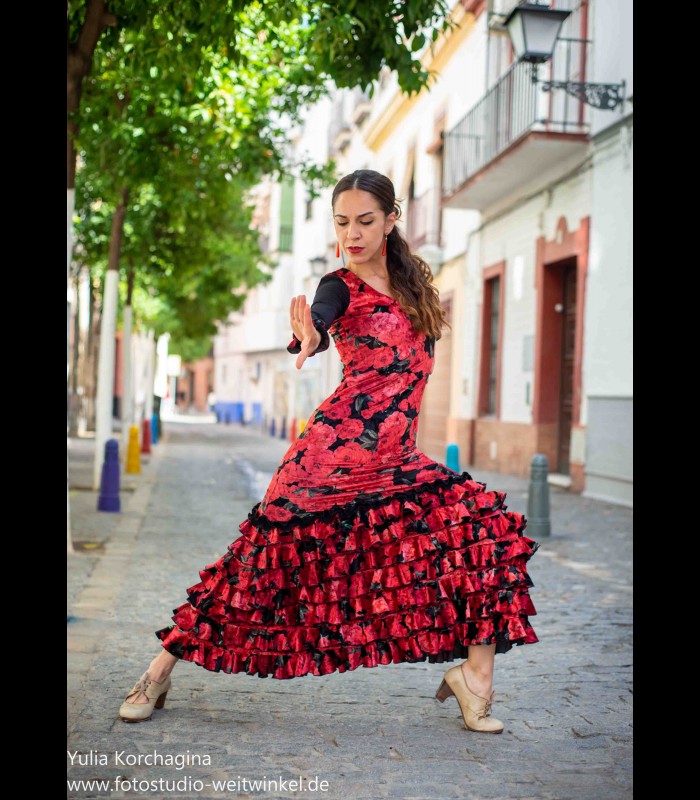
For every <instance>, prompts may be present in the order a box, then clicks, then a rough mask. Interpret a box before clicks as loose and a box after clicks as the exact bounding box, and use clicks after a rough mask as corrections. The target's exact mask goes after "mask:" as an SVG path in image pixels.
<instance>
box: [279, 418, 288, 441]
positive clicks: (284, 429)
mask: <svg viewBox="0 0 700 800" xmlns="http://www.w3.org/2000/svg"><path fill="white" fill-rule="evenodd" d="M286 438H287V420H286V418H285V417H282V422H281V424H280V439H286Z"/></svg>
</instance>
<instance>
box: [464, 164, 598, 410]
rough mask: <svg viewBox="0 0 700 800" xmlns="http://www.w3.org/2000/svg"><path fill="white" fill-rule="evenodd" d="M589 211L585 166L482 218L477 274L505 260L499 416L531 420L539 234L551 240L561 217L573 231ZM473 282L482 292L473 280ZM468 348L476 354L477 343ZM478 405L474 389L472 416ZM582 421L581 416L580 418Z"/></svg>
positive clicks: (589, 192)
mask: <svg viewBox="0 0 700 800" xmlns="http://www.w3.org/2000/svg"><path fill="white" fill-rule="evenodd" d="M590 213H591V170H590V168H586V167H585V166H584V167H583V168H582V171H581V172H580V173H578V174H576V175H574V176H572V177H571V178H569V179H568V180H565V181H563V182H561V183H558V184H555V185H553V186H551V187H549V188H548V189H547V190H546V191H544V192H542V193H541V194H539V195H538V196H536V197H534V198H532V199H531V200H529V201H527V202H525V203H523V204H521V205H518V206H517V207H515V208H514V209H513V210H512V211H511V212H509V213H502V214H501V215H500V216H499V217H498V218H497V219H495V220H492V221H490V222H486V223H484V227H483V230H482V232H481V234H480V238H481V243H480V245H481V265H480V267H479V273H478V275H479V276H480V275H481V273H482V272H483V269H484V268H486V267H490V266H492V265H494V264H497V263H499V262H501V261H505V262H506V266H505V292H506V294H505V304H504V311H503V317H504V318H503V353H502V356H501V358H502V361H501V398H500V400H501V405H500V409H501V420H502V421H503V422H524V423H528V424H529V423H531V422H532V397H533V390H534V385H533V380H534V359H532V358H530V357H529V354H531V353H533V352H534V345H535V341H534V337H535V327H536V313H537V297H536V290H535V270H536V258H537V239H538V238H539V237H540V236H544V238H545V239H546V240H547V241H552V240H553V239H554V238H555V235H556V230H557V225H558V223H559V220H560V219H561V217H564V219H565V220H566V225H567V229H568V230H569V231H575V230H577V229H578V228H579V226H580V225H581V222H582V220H583V219H584V218H585V217H587V216H589V215H590ZM472 286H473V289H474V290H475V291H477V292H480V290H479V288H478V284H477V282H476V281H475V282H472ZM479 315H481V307H480V306H479ZM472 352H473V353H474V358H475V360H476V348H474V350H473V351H472ZM526 367H527V368H526ZM475 377H476V376H475ZM582 394H583V391H582ZM476 408H477V406H476V396H475V393H472V397H471V404H470V416H472V417H475V416H477V414H476ZM581 423H582V424H585V421H584V420H583V419H581Z"/></svg>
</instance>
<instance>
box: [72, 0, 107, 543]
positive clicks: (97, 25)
mask: <svg viewBox="0 0 700 800" xmlns="http://www.w3.org/2000/svg"><path fill="white" fill-rule="evenodd" d="M69 9H70V6H69V4H68V3H66V22H67V17H68V13H69ZM116 24H117V19H116V17H114V16H113V15H112V14H107V4H106V3H105V2H104V0H88V5H87V10H86V13H85V22H84V23H83V27H82V30H81V31H80V35H79V36H78V41H77V42H75V43H74V44H71V43H70V42H68V43H67V45H68V53H67V70H66V72H67V79H68V85H67V92H66V105H67V125H68V131H67V133H68V135H67V136H66V144H67V153H66V159H67V171H66V172H67V178H68V201H67V207H68V236H67V246H68V289H70V262H71V255H72V253H73V210H74V209H75V160H76V159H75V137H76V135H77V133H78V120H77V113H78V108H79V107H80V95H81V92H82V88H83V79H84V78H85V76H86V75H87V74H88V73H89V72H90V67H91V66H92V56H93V53H94V52H95V47H96V46H97V41H98V39H99V38H100V36H101V35H102V31H103V30H104V29H105V28H106V27H107V26H108V25H116ZM67 27H68V26H67V24H66V28H67ZM70 313H71V311H70V295H69V299H68V302H67V308H66V315H67V328H68V339H69V340H70ZM69 349H70V345H67V347H66V389H67V387H68V384H69V381H70V352H69ZM66 395H68V391H66ZM67 405H68V406H70V400H68V403H67ZM66 411H67V416H68V417H70V410H69V408H67V410H66ZM68 425H70V421H68ZM67 473H68V470H67V469H66V474H67ZM66 510H67V520H68V524H67V528H68V553H69V554H70V553H73V543H72V539H71V530H70V492H68V493H67V495H66Z"/></svg>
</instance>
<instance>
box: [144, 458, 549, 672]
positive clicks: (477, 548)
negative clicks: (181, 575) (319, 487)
mask: <svg viewBox="0 0 700 800" xmlns="http://www.w3.org/2000/svg"><path fill="white" fill-rule="evenodd" d="M504 500H505V493H503V492H497V491H486V485H485V484H483V483H479V482H476V481H473V480H472V479H471V477H470V476H469V475H468V474H467V473H463V474H462V475H459V474H456V473H455V475H454V478H447V479H442V480H438V481H434V482H432V483H429V484H423V485H420V486H418V487H412V488H411V489H410V490H407V491H403V492H400V493H397V494H394V495H392V496H391V497H389V498H378V499H375V500H357V501H355V502H352V503H348V504H346V505H344V506H341V507H334V508H331V509H328V510H326V511H322V512H320V513H315V514H307V515H304V514H302V515H298V516H297V517H295V518H294V519H291V520H287V521H284V522H274V521H271V520H269V519H268V518H267V517H266V516H265V515H264V514H263V513H261V511H260V504H258V505H256V506H255V507H254V508H253V510H252V512H251V513H250V514H249V516H248V519H247V520H245V521H244V522H243V523H242V524H241V525H240V531H241V535H240V537H239V538H237V539H236V540H235V541H234V542H233V543H232V544H231V545H230V546H229V548H228V551H227V553H226V554H225V555H224V556H222V557H221V558H220V559H219V560H218V561H216V562H215V563H214V564H211V565H209V566H207V567H206V568H205V569H203V570H202V571H201V572H200V578H201V580H200V582H199V583H197V584H196V585H195V586H192V587H191V588H190V589H189V590H188V591H187V597H188V602H186V603H184V604H183V605H181V606H180V607H179V608H177V609H175V611H174V616H173V622H174V625H171V626H169V627H167V628H164V629H162V630H159V631H157V632H156V636H157V637H158V638H159V639H160V640H161V642H162V644H163V647H164V648H165V649H166V650H168V651H169V652H170V653H172V654H173V655H175V656H177V657H178V658H181V659H184V660H187V661H192V662H194V663H195V664H199V665H200V666H202V667H204V668H205V669H208V670H211V671H214V672H219V671H223V672H229V673H237V672H244V673H247V674H248V675H257V676H258V677H261V678H265V677H268V676H269V677H273V678H279V679H286V678H295V677H301V676H303V675H327V674H329V673H331V672H335V671H338V672H345V671H349V670H353V669H356V668H357V667H376V666H378V665H380V664H390V663H395V664H398V663H401V662H411V663H413V662H418V661H426V660H427V661H429V662H437V663H442V662H448V661H452V660H454V659H458V658H460V659H461V658H466V657H467V648H468V647H469V645H480V644H495V645H496V652H498V653H503V652H506V651H508V650H510V648H511V647H512V646H513V645H522V644H529V643H533V642H537V641H538V639H537V636H536V635H535V632H534V630H533V629H532V626H531V625H530V622H529V621H528V616H531V615H534V614H535V613H536V611H535V608H534V606H533V604H532V600H531V599H530V596H529V592H528V590H529V588H530V587H531V586H532V585H533V584H532V581H531V579H530V577H529V575H528V573H527V568H526V563H527V561H528V560H529V558H530V557H531V556H532V554H533V553H534V552H535V551H536V549H537V547H538V545H537V543H536V542H534V541H533V540H532V539H529V538H528V537H526V536H525V535H524V533H523V531H524V528H525V525H526V519H525V517H524V516H523V515H522V514H518V513H515V512H512V511H507V506H506V505H505V504H504Z"/></svg>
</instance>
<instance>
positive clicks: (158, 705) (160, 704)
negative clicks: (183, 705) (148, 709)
mask: <svg viewBox="0 0 700 800" xmlns="http://www.w3.org/2000/svg"><path fill="white" fill-rule="evenodd" d="M167 696H168V693H167V692H163V694H161V695H160V696H159V697H158V699H157V700H156V704H155V706H153V707H154V708H163V706H164V705H165V698H166V697H167Z"/></svg>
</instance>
